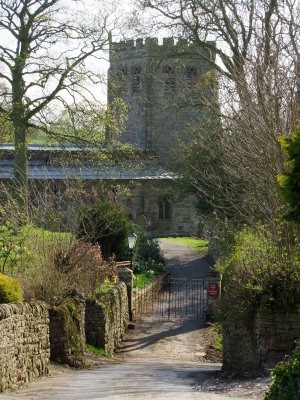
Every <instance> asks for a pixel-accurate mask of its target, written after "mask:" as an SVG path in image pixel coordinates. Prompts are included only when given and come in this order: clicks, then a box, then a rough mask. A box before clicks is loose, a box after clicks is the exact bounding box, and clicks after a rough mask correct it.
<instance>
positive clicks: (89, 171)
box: [0, 160, 172, 180]
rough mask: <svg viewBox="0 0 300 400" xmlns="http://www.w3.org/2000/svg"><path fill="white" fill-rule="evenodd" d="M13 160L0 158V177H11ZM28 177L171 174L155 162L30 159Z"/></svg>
mask: <svg viewBox="0 0 300 400" xmlns="http://www.w3.org/2000/svg"><path fill="white" fill-rule="evenodd" d="M13 169H14V161H13V160H0V179H11V178H12V177H13ZM28 170H29V171H28V177H29V179H34V180H45V179H46V180H67V179H84V180H149V179H156V180H157V179H172V176H171V174H170V173H169V172H168V171H166V170H165V169H163V168H162V167H161V166H159V165H157V163H155V162H145V163H144V164H140V163H139V164H137V165H133V163H132V162H122V163H120V165H113V164H108V163H107V164H101V165H100V164H99V165H95V164H93V163H89V162H85V163H83V164H81V165H78V166H74V165H73V166H72V165H47V164H46V163H45V161H42V160H30V161H29V163H28Z"/></svg>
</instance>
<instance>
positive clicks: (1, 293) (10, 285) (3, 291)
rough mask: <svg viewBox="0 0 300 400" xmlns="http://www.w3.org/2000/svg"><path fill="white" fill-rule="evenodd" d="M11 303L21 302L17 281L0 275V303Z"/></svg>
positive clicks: (20, 292)
mask: <svg viewBox="0 0 300 400" xmlns="http://www.w3.org/2000/svg"><path fill="white" fill-rule="evenodd" d="M13 301H19V302H21V301H23V297H22V291H21V287H20V284H19V281H18V280H17V279H13V278H11V277H9V276H7V275H3V274H1V273H0V303H11V302H13Z"/></svg>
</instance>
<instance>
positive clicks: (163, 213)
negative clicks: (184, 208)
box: [158, 197, 171, 220]
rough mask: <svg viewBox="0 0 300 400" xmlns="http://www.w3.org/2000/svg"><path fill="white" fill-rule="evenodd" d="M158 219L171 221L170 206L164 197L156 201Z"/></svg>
mask: <svg viewBox="0 0 300 400" xmlns="http://www.w3.org/2000/svg"><path fill="white" fill-rule="evenodd" d="M158 218H159V219H161V220H164V219H171V204H170V201H169V200H168V199H166V198H165V197H164V198H162V199H159V201H158Z"/></svg>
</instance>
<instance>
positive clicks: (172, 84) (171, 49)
mask: <svg viewBox="0 0 300 400" xmlns="http://www.w3.org/2000/svg"><path fill="white" fill-rule="evenodd" d="M212 48H213V44H212ZM211 57H215V55H214V54H210V53H209V52H208V51H207V50H206V49H202V48H199V47H196V46H193V45H189V44H188V43H187V42H186V41H185V40H178V41H177V42H176V43H175V41H174V39H173V38H165V39H163V43H162V44H159V43H158V40H157V39H156V38H147V39H145V40H143V39H137V40H136V41H133V40H130V41H126V42H119V43H111V46H110V68H109V72H108V103H110V102H112V101H114V99H117V98H118V99H120V98H121V99H123V100H124V102H125V103H126V104H127V106H128V118H127V122H126V129H125V132H124V133H123V134H122V135H121V136H120V137H118V138H117V139H118V140H119V141H120V142H122V143H126V144H131V145H133V146H134V147H135V149H136V152H137V153H138V154H139V156H140V158H141V159H142V161H143V162H139V164H138V166H137V167H136V168H134V169H132V168H131V167H128V168H126V161H125V162H122V167H120V168H118V166H116V165H114V166H111V168H108V170H105V169H103V166H102V165H101V166H100V165H98V166H97V165H95V164H92V163H91V162H85V163H83V164H82V165H81V166H80V168H79V167H78V166H76V165H75V164H74V165H72V163H68V164H67V165H60V164H59V163H58V162H55V160H56V159H60V158H61V157H63V156H65V154H66V153H68V154H69V159H72V158H74V159H75V158H76V157H75V153H77V152H80V151H81V149H79V148H78V147H76V146H67V145H66V146H63V147H62V146H39V145H30V146H29V180H30V181H33V182H38V185H40V186H41V187H42V186H44V187H46V186H47V187H48V188H49V187H50V192H52V198H53V205H54V207H55V204H56V203H57V200H56V197H57V196H58V194H61V195H64V193H66V186H67V184H66V183H67V181H72V180H79V181H81V182H83V183H84V188H85V189H84V190H85V191H86V193H87V195H88V194H89V193H90V192H92V191H93V192H94V193H95V195H96V198H99V197H103V191H104V189H105V191H106V192H107V191H110V192H111V193H113V195H114V193H115V188H116V187H118V188H124V189H126V190H120V193H123V194H122V195H121V196H118V198H116V197H115V200H116V201H119V202H121V203H123V204H124V206H125V208H126V210H127V211H128V212H129V213H130V215H131V217H132V219H133V221H134V222H135V223H137V222H138V221H139V220H141V219H142V220H143V221H144V223H145V224H146V227H147V230H148V231H149V232H151V233H152V234H153V235H154V236H162V235H165V236H166V235H175V234H177V235H193V234H197V233H198V225H199V216H197V213H196V211H195V202H196V199H195V198H194V197H193V196H188V197H186V196H183V195H182V194H181V191H180V190H179V189H178V187H177V184H176V180H175V179H174V178H173V177H172V175H171V174H170V173H169V172H168V168H167V167H166V165H167V164H166V161H168V160H170V158H171V159H172V158H173V159H174V157H175V159H176V158H177V157H178V156H179V154H178V153H177V152H178V151H176V140H177V138H180V139H182V140H185V136H186V132H185V127H186V124H187V123H188V122H189V121H192V120H193V118H194V117H195V116H197V117H199V115H200V117H201V113H203V112H204V110H202V109H201V108H199V106H196V103H193V101H194V100H193V96H192V94H193V91H194V89H195V87H196V86H197V85H198V83H199V82H201V80H203V79H202V78H203V77H205V76H206V74H207V73H208V72H209V71H210V64H209V59H211ZM209 90H210V89H209ZM208 95H209V93H208ZM112 134H113V133H112V132H109V131H107V141H109V140H110V139H111V137H112ZM104 151H105V149H104ZM129 164H130V163H129V162H128V165H129ZM124 166H125V167H124ZM13 167H14V161H13V145H6V146H5V145H4V146H0V179H1V180H9V179H10V178H11V177H12V174H13ZM43 182H44V183H43ZM45 182H47V185H46V184H45ZM29 183H30V182H29ZM47 190H48V189H47ZM48 192H49V190H48ZM47 196H48V198H51V193H50V197H49V193H48V194H47Z"/></svg>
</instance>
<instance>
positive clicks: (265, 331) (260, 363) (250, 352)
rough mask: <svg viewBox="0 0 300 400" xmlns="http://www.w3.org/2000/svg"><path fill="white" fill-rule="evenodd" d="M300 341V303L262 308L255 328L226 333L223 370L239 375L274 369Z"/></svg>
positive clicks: (229, 328)
mask: <svg viewBox="0 0 300 400" xmlns="http://www.w3.org/2000/svg"><path fill="white" fill-rule="evenodd" d="M299 339H300V302H296V303H295V304H289V305H285V306H279V305H276V304H274V305H269V306H266V305H262V306H260V308H259V309H258V310H257V313H256V316H255V317H254V318H253V325H252V327H251V328H250V327H248V328H246V327H245V326H242V324H239V325H238V326H234V325H232V326H226V327H224V329H223V369H224V370H225V371H226V370H227V371H235V372H239V373H243V372H247V371H250V370H251V371H253V370H259V369H261V368H264V367H268V368H269V367H272V366H274V364H275V363H276V362H278V361H280V360H282V359H283V358H284V356H285V355H286V354H289V353H291V351H292V350H293V348H294V347H295V341H299Z"/></svg>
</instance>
